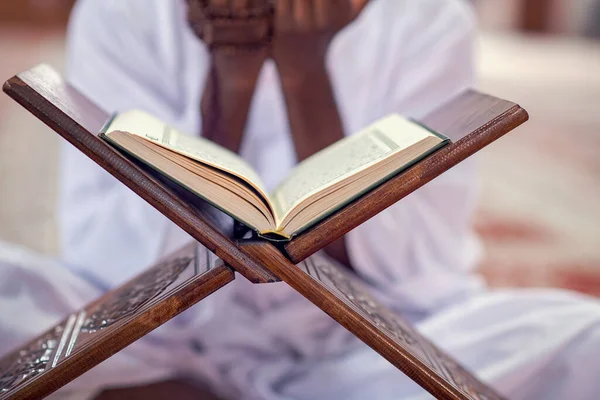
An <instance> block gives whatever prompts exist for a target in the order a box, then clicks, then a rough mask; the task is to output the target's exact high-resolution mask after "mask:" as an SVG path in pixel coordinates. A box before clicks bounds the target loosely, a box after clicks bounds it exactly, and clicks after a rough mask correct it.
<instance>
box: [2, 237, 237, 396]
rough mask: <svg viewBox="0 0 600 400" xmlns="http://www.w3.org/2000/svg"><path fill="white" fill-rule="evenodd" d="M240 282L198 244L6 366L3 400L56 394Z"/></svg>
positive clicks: (34, 342) (62, 326)
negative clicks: (147, 336) (118, 353)
mask: <svg viewBox="0 0 600 400" xmlns="http://www.w3.org/2000/svg"><path fill="white" fill-rule="evenodd" d="M233 279H234V274H233V271H232V270H231V269H230V268H228V267H227V266H225V265H224V264H223V262H222V261H221V260H219V259H218V258H216V257H215V256H214V255H212V253H210V252H208V251H207V250H206V249H205V248H204V247H202V246H200V245H198V244H195V243H194V244H191V245H189V246H186V247H185V248H183V249H182V250H181V251H178V252H176V253H174V254H172V255H170V256H169V257H166V258H164V259H163V260H161V261H160V262H158V263H157V264H156V265H154V266H152V267H151V268H149V269H148V270H146V271H145V272H144V273H142V274H140V275H138V276H137V277H135V278H134V279H132V280H131V281H129V282H127V283H126V284H124V285H123V286H121V287H119V288H117V289H115V290H113V291H111V292H109V293H107V294H105V295H104V296H102V297H100V298H99V299H98V300H96V301H94V302H92V303H90V304H89V305H88V306H86V307H85V308H83V309H81V310H79V311H77V312H74V313H72V314H71V315H69V316H67V317H66V318H65V319H64V320H63V321H61V322H60V323H59V324H57V325H56V326H55V327H53V328H52V329H50V330H48V331H47V332H45V333H43V334H42V335H40V336H38V337H37V338H35V339H33V340H32V341H30V342H29V343H27V344H26V345H24V346H23V347H21V348H19V349H16V350H14V351H13V352H12V353H9V354H8V355H6V356H5V357H4V358H2V359H1V360H0V400H4V399H9V398H10V399H11V400H12V399H15V400H16V399H36V398H42V397H44V396H47V395H49V394H50V393H52V392H54V391H56V390H57V389H59V388H60V387H62V386H64V385H65V384H67V383H68V382H70V381H71V380H73V379H75V378H76V377H78V376H79V375H81V374H83V373H84V372H86V371H88V370H89V369H91V368H92V367H94V366H96V365H98V364H99V363H101V362H102V361H104V360H106V359H107V358H109V357H110V356H111V355H113V354H115V353H117V352H118V351H120V350H122V349H123V348H125V347H126V346H128V345H129V344H131V343H133V342H134V341H136V340H138V339H139V338H141V337H142V336H144V335H146V334H147V333H149V332H150V331H152V330H153V329H155V328H157V327H158V326H160V325H161V324H163V323H165V322H167V321H168V320H170V319H171V318H173V317H174V316H175V315H177V314H179V313H181V312H182V311H184V310H185V309H187V308H189V307H190V306H192V305H194V304H196V303H197V302H199V301H200V300H202V299H203V298H204V297H206V296H208V295H210V294H211V293H213V292H215V291H216V290H218V289H220V288H221V287H223V286H225V285H226V284H227V283H229V282H231V281H232V280H233Z"/></svg>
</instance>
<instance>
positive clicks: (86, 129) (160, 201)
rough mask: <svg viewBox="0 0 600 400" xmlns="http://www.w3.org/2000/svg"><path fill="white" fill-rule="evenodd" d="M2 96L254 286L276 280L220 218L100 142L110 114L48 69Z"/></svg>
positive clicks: (18, 79)
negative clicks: (241, 248)
mask: <svg viewBox="0 0 600 400" xmlns="http://www.w3.org/2000/svg"><path fill="white" fill-rule="evenodd" d="M3 90H4V92H6V93H7V94H8V95H9V96H10V97H12V98H13V99H14V100H16V101H17V102H18V103H19V104H21V105H22V106H23V107H25V108H26V109H27V110H28V111H30V112H31V113H32V114H33V115H35V116H36V117H38V118H39V119H40V120H41V121H42V122H44V123H45V124H46V125H48V126H49V127H50V128H52V129H53V130H54V131H56V132H57V133H58V134H59V135H61V136H62V137H63V138H65V139H66V140H67V141H68V142H70V143H71V144H72V145H73V146H75V147H76V148H77V149H79V150H81V151H82V152H83V153H85V154H86V155H87V156H88V157H90V158H91V159H92V160H94V161H95V162H96V163H97V164H98V165H100V166H101V167H102V168H104V169H105V170H107V171H108V172H109V173H110V174H112V175H113V176H115V177H116V178H117V179H118V180H120V181H121V182H123V184H125V185H126V186H127V187H129V188H130V189H131V190H133V191H134V192H135V193H137V194H138V195H139V196H140V197H142V198H143V199H144V200H146V201H147V202H148V203H150V204H151V205H152V206H153V207H155V208H156V209H157V210H158V211H160V212H161V213H163V214H164V215H165V216H166V217H167V218H169V219H170V220H171V221H173V222H174V223H175V224H177V225H178V226H179V227H181V228H182V229H183V230H184V231H186V232H187V233H189V234H190V235H191V236H192V237H193V238H194V239H196V240H198V241H199V242H200V243H202V245H204V246H205V247H206V248H208V249H209V250H210V251H212V252H213V253H215V254H216V255H217V256H218V257H220V258H222V259H223V261H225V262H226V263H227V264H229V265H230V266H232V267H233V268H234V269H235V270H236V271H237V272H239V273H240V274H242V275H244V276H245V277H246V278H247V279H248V280H250V281H251V282H254V283H264V282H274V281H277V280H278V279H277V277H275V276H274V275H273V274H271V273H270V272H269V271H268V270H266V269H265V268H263V267H262V266H261V265H258V264H256V263H255V262H254V261H253V260H252V259H250V258H249V257H247V256H245V255H244V254H243V253H241V252H240V251H239V249H238V248H237V246H236V245H235V243H234V242H233V241H232V240H231V239H230V237H231V232H227V231H226V230H225V229H224V228H223V227H222V226H221V225H219V223H218V220H217V219H215V218H210V215H211V212H204V210H203V209H204V208H206V207H204V206H202V205H201V204H200V203H201V201H200V200H199V199H197V200H196V203H193V202H191V201H190V199H189V198H187V199H186V198H184V196H183V195H182V193H181V190H178V189H174V188H173V187H172V186H170V185H169V184H168V183H167V182H166V181H165V180H164V179H161V178H160V177H157V176H155V175H156V174H154V175H152V174H151V173H150V171H149V170H148V169H144V168H143V167H142V166H141V165H139V164H136V163H134V162H133V161H131V160H129V159H128V158H126V157H125V156H123V155H122V154H121V153H120V152H118V151H117V150H115V149H114V148H113V147H111V146H110V145H108V144H107V143H106V142H105V141H104V140H101V139H100V138H99V137H98V136H97V133H99V132H100V130H101V128H102V126H103V125H104V124H105V123H106V121H107V120H108V117H109V115H108V114H107V113H106V112H104V111H103V110H102V109H100V108H99V107H98V106H96V105H95V104H94V103H92V102H91V101H90V100H89V99H87V98H86V97H85V96H83V95H81V94H80V93H79V92H78V91H77V90H76V89H74V88H72V87H71V86H69V85H68V84H66V83H65V82H64V80H63V79H62V77H61V76H60V75H59V74H58V73H57V72H56V71H55V70H54V69H52V68H51V67H49V66H48V65H44V64H42V65H39V66H37V67H34V68H32V69H30V70H28V71H26V72H23V73H21V74H19V75H18V76H15V77H13V78H11V79H9V80H8V81H7V82H6V83H5V84H4V86H3Z"/></svg>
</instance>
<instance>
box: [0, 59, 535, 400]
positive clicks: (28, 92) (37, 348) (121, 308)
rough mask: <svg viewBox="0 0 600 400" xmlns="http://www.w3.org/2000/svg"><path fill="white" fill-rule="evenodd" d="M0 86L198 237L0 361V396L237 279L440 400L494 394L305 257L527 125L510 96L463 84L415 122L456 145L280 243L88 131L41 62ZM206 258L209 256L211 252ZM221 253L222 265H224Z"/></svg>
mask: <svg viewBox="0 0 600 400" xmlns="http://www.w3.org/2000/svg"><path fill="white" fill-rule="evenodd" d="M3 90H4V91H5V92H6V93H7V94H8V95H9V96H11V97H12V98H13V99H14V100H16V101H17V102H19V103H20V104H21V105H23V106H24V107H25V108H26V109H27V110H29V111H30V112H31V113H32V114H34V115H35V116H36V117H37V118H39V119H40V120H42V121H43V122H44V123H46V124H47V125H48V126H49V127H51V128H52V129H53V130H55V131H56V132H57V133H59V134H60V135H61V136H62V137H63V138H65V139H66V140H67V141H69V142H70V143H71V144H73V145H74V146H75V147H77V148H78V149H79V150H81V151H82V152H84V153H85V154H86V155H87V156H88V157H90V158H91V159H92V160H94V161H95V162H96V163H98V164H99V165H100V166H101V167H103V168H104V169H106V170H107V171H108V172H109V173H111V174H112V175H114V176H115V177H116V178H117V179H119V180H120V181H121V182H123V183H124V184H125V185H126V186H128V187H129V188H130V189H132V190H133V191H134V192H135V193H137V194H138V195H139V196H140V197H142V198H143V199H144V200H146V201H147V202H148V203H150V204H151V205H152V206H154V207H155V208H156V209H157V210H159V211H160V212H161V213H163V214H164V215H165V216H167V217H168V218H169V219H170V220H171V221H173V222H174V223H176V224H177V225H178V226H180V227H181V228H182V229H184V230H185V231H186V232H187V233H189V234H190V235H191V236H192V237H193V238H194V239H196V240H197V241H198V242H199V244H196V245H191V246H188V247H186V248H184V249H182V250H181V251H179V252H177V253H175V254H173V255H171V256H169V257H167V258H165V259H163V260H162V261H160V262H159V263H158V264H157V265H155V266H153V267H151V268H150V269H148V270H147V271H146V272H144V273H143V274H141V275H139V276H138V277H136V278H135V279H133V280H131V281H130V282H128V283H126V284H125V285H123V286H121V287H119V288H117V289H115V290H113V291H111V292H110V293H108V294H106V295H105V296H102V297H101V298H100V299H98V300H96V301H94V302H93V303H91V304H89V305H88V306H87V307H85V308H84V309H83V310H80V311H79V312H76V313H73V314H71V315H69V316H67V317H66V319H65V320H63V321H62V322H61V323H59V324H58V325H57V326H56V327H54V328H53V329H51V330H50V331H48V332H46V333H44V334H42V335H41V336H39V337H37V338H36V339H34V340H32V341H31V342H29V343H28V344H26V345H25V346H23V347H21V348H20V349H17V350H15V351H14V352H13V353H11V354H9V355H7V356H6V357H4V358H3V359H2V360H0V399H8V398H10V399H31V398H41V397H43V396H46V395H48V394H50V393H52V392H54V391H55V390H57V389H58V388H60V387H61V386H63V385H65V384H66V383H68V382H69V381H71V380H73V379H74V378H76V377H77V376H79V375H81V374H83V373H84V372H85V371H87V370H89V369H90V368H93V367H94V366H95V365H97V364H99V363H100V362H102V361H104V360H105V359H107V358H108V357H110V356H111V355H112V354H115V353H116V352H118V351H119V350H121V349H123V348H124V347H126V346H127V345H129V344H130V343H132V342H134V341H135V340H137V339H139V338H141V337H142V336H144V335H145V334H147V333H148V332H150V331H151V330H153V329H155V328H156V327H158V326H159V325H161V324H163V323H164V322H166V321H168V320H169V319H171V318H172V317H173V316H175V315H176V314H178V313H180V312H182V311H183V310H185V309H186V308H188V307H190V306H191V305H193V304H195V303H197V302H199V301H200V300H202V299H203V298H204V297H206V296H208V295H210V294H211V293H212V292H214V291H216V290H218V289H219V288H221V287H222V286H224V285H225V284H227V283H228V282H231V281H232V280H233V279H234V273H233V272H234V271H235V272H238V273H240V274H241V275H243V276H244V277H245V278H246V279H248V280H250V281H251V282H253V283H269V282H276V281H284V282H286V283H287V284H288V285H290V286H291V287H293V288H294V289H295V290H297V291H298V292H299V293H300V294H302V295H303V296H305V297H306V298H307V299H309V300H310V301H311V302H312V303H313V304H315V305H316V306H317V307H319V308H321V309H322V310H323V311H325V312H326V313H327V314H329V315H330V316H331V317H332V318H334V319H335V320H336V321H337V322H339V323H340V324H341V325H343V326H344V327H345V328H347V329H348V330H349V331H351V332H352V333H353V334H354V335H356V336H357V337H358V338H360V339H361V340H362V341H363V342H365V343H366V344H367V345H369V346H370V347H372V348H373V349H374V350H375V351H377V352H378V353H379V354H381V355H382V356H383V357H385V358H386V359H387V360H388V361H389V362H390V363H392V364H393V365H394V366H396V367H397V368H398V369H400V370H401V371H402V372H403V373H405V374H406V375H407V376H409V377H410V378H411V379H413V380H414V381H415V382H416V383H418V384H419V385H421V386H422V387H423V388H424V389H425V390H427V391H428V392H430V393H431V394H432V395H433V396H435V397H436V398H440V399H463V400H464V399H489V400H492V399H501V396H499V395H498V394H497V393H496V392H494V391H493V390H492V389H491V388H489V387H487V386H486V385H484V384H483V383H481V382H480V381H478V380H477V379H476V378H475V377H474V376H473V375H472V374H471V373H469V372H468V371H467V370H465V369H464V368H462V367H461V366H460V365H458V364H457V363H456V362H455V361H454V360H452V359H451V358H450V357H449V356H447V355H446V354H444V353H443V352H442V351H441V350H439V349H438V348H437V347H436V346H434V345H433V344H432V343H430V342H429V341H428V340H427V339H425V338H423V337H422V336H421V335H419V333H418V332H416V330H415V329H414V328H412V327H411V325H410V324H408V323H406V322H405V321H403V320H402V319H401V318H400V317H398V316H397V315H395V314H394V313H393V312H392V311H390V310H389V309H388V308H386V307H385V306H383V305H381V304H380V303H378V302H377V301H376V300H375V299H374V298H373V297H371V296H370V295H369V293H368V290H366V288H365V287H364V285H363V284H362V283H361V281H360V280H359V279H357V278H356V277H355V276H354V275H352V274H350V273H348V272H347V271H345V270H343V269H341V268H339V267H338V266H337V265H334V264H329V263H324V262H323V261H320V259H319V261H316V259H315V258H311V255H312V254H314V253H315V252H317V251H318V250H320V249H322V248H323V247H325V246H326V245H328V244H329V243H331V242H332V241H334V240H336V239H338V238H340V237H341V236H343V235H344V234H345V233H347V232H349V231H350V230H351V229H353V228H354V227H356V226H358V225H360V224H362V223H363V222H365V221H366V220H368V219H369V218H371V217H372V216H374V215H375V214H377V213H379V212H381V211H382V210H384V209H385V208H387V207H389V206H390V205H392V204H394V203H395V202H397V201H399V200H400V199H402V198H403V197H404V196H406V195H408V194H409V193H411V192H413V191H414V190H416V189H418V188H419V187H421V186H423V185H424V184H425V183H427V182H429V181H430V180H432V179H433V178H435V177H436V176H438V175H440V174H442V173H443V172H445V171H446V170H448V169H449V168H451V167H453V166H454V165H456V164H457V163H459V162H460V161H462V160H464V159H465V158H467V157H469V156H471V155H472V154H473V153H475V152H477V151H478V150H480V149H481V148H483V147H485V146H486V145H488V144H489V143H491V142H493V141H494V140H496V139H498V138H499V137H501V136H502V135H504V134H506V133H507V132H509V131H511V130H512V129H514V128H515V127H517V126H519V125H520V124H522V123H523V122H525V121H526V120H527V118H528V115H527V113H526V112H525V110H523V109H522V108H521V107H519V106H518V105H516V104H514V103H510V102H507V101H504V100H500V99H497V98H494V97H491V96H487V95H483V94H480V93H477V92H474V91H467V92H465V93H463V94H461V95H459V96H458V97H456V98H454V99H453V100H451V101H450V102H448V103H447V104H445V105H444V106H442V107H441V108H439V109H438V110H436V111H434V112H433V113H431V114H430V115H429V116H428V117H426V118H425V119H424V120H423V121H422V122H423V123H424V124H426V125H427V126H429V127H431V128H432V129H434V130H436V131H438V132H441V133H443V134H445V135H447V136H451V137H455V138H456V137H460V139H459V140H457V141H455V142H454V143H452V144H450V145H448V146H446V147H444V148H442V149H441V150H439V151H438V152H436V153H434V154H432V155H431V156H429V157H427V158H426V159H424V160H423V161H421V162H419V163H418V164H416V165H414V166H413V167H411V168H410V169H409V170H407V171H405V172H403V173H401V174H399V175H397V176H395V177H394V178H392V179H390V180H388V181H387V182H385V183H384V184H382V185H380V186H379V187H377V188H376V189H374V190H372V191H370V192H368V193H367V194H365V195H363V196H362V197H360V198H359V199H357V200H355V201H354V202H353V203H351V204H350V205H348V206H347V207H345V208H343V209H341V210H339V211H338V212H336V213H335V214H333V215H332V216H330V217H328V218H327V219H325V220H324V221H322V222H320V223H319V224H317V225H316V226H314V227H313V228H311V229H310V230H308V231H307V232H305V233H303V234H302V235H300V236H298V237H296V238H295V239H293V240H292V241H290V242H288V243H287V244H285V245H284V246H282V247H280V248H278V247H275V246H274V245H273V244H271V243H269V242H267V241H261V240H237V239H234V238H232V235H231V233H230V232H226V231H225V230H224V229H223V227H222V226H220V225H219V224H218V223H216V222H215V220H214V218H211V217H210V213H206V212H205V210H206V207H207V205H206V204H205V203H204V202H202V201H200V200H198V199H197V198H195V197H192V196H190V194H189V193H187V192H186V191H185V190H182V189H181V188H178V187H174V186H173V185H172V184H170V183H169V181H167V180H165V179H163V178H161V177H160V176H158V174H156V173H153V172H151V171H150V170H149V169H148V168H145V167H144V166H142V165H141V164H139V163H136V162H134V161H132V160H131V159H129V158H127V157H125V156H124V155H122V154H121V153H120V152H118V151H117V150H115V149H114V148H113V147H111V146H109V145H108V144H107V143H106V142H104V141H103V140H101V139H99V138H98V137H97V135H96V133H97V132H99V131H100V128H101V127H102V125H103V124H104V123H105V121H106V120H107V118H108V114H107V113H105V112H104V111H103V110H101V109H100V108H98V107H97V106H96V105H94V104H93V103H92V102H91V101H90V100H89V99H87V98H85V97H84V96H83V95H82V94H80V93H79V92H77V91H76V90H75V89H74V88H72V87H70V86H69V85H68V84H66V83H65V82H64V81H63V80H62V78H61V77H60V76H59V75H58V74H57V73H56V72H55V71H54V70H53V69H52V68H50V67H48V66H46V65H40V66H37V67H35V68H33V69H31V70H29V71H26V72H23V73H21V74H19V75H17V76H15V77H13V78H11V79H10V80H8V81H7V82H6V83H5V84H4V87H3ZM213 254H214V255H213ZM221 260H222V261H221Z"/></svg>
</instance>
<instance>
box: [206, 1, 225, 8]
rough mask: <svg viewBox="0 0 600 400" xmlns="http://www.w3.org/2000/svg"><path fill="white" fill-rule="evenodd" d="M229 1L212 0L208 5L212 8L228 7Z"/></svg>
mask: <svg viewBox="0 0 600 400" xmlns="http://www.w3.org/2000/svg"><path fill="white" fill-rule="evenodd" d="M227 2H228V0H210V1H209V2H208V6H209V7H211V8H227V7H228V5H229V4H227Z"/></svg>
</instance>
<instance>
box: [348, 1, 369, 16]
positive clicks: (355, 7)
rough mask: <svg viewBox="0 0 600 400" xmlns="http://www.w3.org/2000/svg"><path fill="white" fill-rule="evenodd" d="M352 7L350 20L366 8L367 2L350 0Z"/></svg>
mask: <svg viewBox="0 0 600 400" xmlns="http://www.w3.org/2000/svg"><path fill="white" fill-rule="evenodd" d="M350 3H351V6H352V18H353V19H354V18H356V17H358V16H359V14H360V13H361V12H362V10H363V9H364V8H365V7H366V6H367V3H369V0H350Z"/></svg>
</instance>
